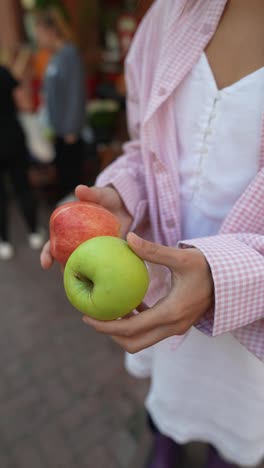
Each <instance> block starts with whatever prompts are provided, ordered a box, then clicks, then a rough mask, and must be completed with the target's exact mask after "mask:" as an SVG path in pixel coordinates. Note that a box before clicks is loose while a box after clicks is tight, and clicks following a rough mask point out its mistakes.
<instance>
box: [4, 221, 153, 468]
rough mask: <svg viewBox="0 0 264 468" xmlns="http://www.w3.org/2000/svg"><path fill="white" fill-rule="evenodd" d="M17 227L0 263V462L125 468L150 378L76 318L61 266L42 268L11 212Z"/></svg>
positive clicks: (17, 466)
mask: <svg viewBox="0 0 264 468" xmlns="http://www.w3.org/2000/svg"><path fill="white" fill-rule="evenodd" d="M44 220H45V221H46V219H45V217H44ZM13 224H14V225H15V231H16V232H15V235H14V238H15V239H14V241H15V245H16V248H17V254H16V257H15V259H14V260H12V261H11V262H8V263H3V262H2V263H0V297H1V326H0V368H1V381H0V468H9V467H10V468H11V467H12V468H43V467H45V468H59V467H62V468H82V467H85V468H90V467H91V468H92V467H94V468H123V467H129V466H130V464H131V463H133V460H134V459H135V457H137V456H138V448H140V441H141V439H142V436H143V432H142V431H143V428H144V412H143V410H142V401H143V398H144V394H145V391H146V386H147V384H146V383H145V382H141V381H140V382H138V381H136V380H134V379H132V378H130V377H129V376H128V375H127V374H126V372H125V371H124V368H123V355H122V352H121V351H120V350H119V348H118V347H117V346H115V345H114V344H113V343H112V342H111V341H110V340H108V339H107V338H106V337H104V336H99V335H98V334H96V333H95V332H93V331H92V330H90V329H89V328H88V327H86V326H85V325H83V324H82V321H81V315H80V314H79V313H78V312H75V311H74V310H73V309H72V308H71V306H70V305H69V304H68V303H67V300H66V298H65V296H64V291H63V287H62V281H61V275H60V272H59V270H58V268H54V269H52V271H50V272H43V271H41V269H40V266H39V259H38V253H35V252H32V251H30V250H29V248H28V247H27V245H26V238H25V232H24V227H23V225H22V223H21V221H20V219H19V218H18V217H17V215H16V213H15V214H14V217H13ZM13 230H14V229H13ZM144 437H145V436H144ZM144 440H145V439H144ZM143 451H144V452H146V447H144V450H143ZM135 466H138V467H139V468H140V465H135Z"/></svg>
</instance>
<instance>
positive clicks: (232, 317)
mask: <svg viewBox="0 0 264 468" xmlns="http://www.w3.org/2000/svg"><path fill="white" fill-rule="evenodd" d="M179 247H182V248H188V247H196V248H198V249H199V250H201V252H202V253H203V254H204V256H205V257H206V259H207V261H208V264H209V266H210V268H211V272H212V277H213V281H214V294H215V305H214V310H211V311H209V312H208V313H207V314H206V315H205V316H204V318H203V319H202V320H201V321H200V323H199V325H198V328H199V329H200V330H201V331H203V332H205V333H206V334H210V335H212V336H217V335H220V334H222V333H226V332H231V331H234V330H237V329H238V328H241V327H244V326H246V325H248V324H250V323H253V322H255V321H256V320H259V319H260V318H263V313H264V295H263V281H264V263H263V257H262V256H261V255H260V254H259V253H258V252H256V251H255V250H254V249H252V248H251V247H249V246H248V245H246V244H244V243H242V242H240V241H239V240H237V239H236V237H235V235H219V236H213V237H205V238H201V239H194V240H188V241H182V242H180V244H179Z"/></svg>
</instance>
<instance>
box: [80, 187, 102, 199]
mask: <svg viewBox="0 0 264 468" xmlns="http://www.w3.org/2000/svg"><path fill="white" fill-rule="evenodd" d="M75 195H76V197H77V198H79V200H80V201H88V202H91V203H101V200H100V198H101V197H100V189H98V188H96V187H87V186H86V185H78V187H76V189H75Z"/></svg>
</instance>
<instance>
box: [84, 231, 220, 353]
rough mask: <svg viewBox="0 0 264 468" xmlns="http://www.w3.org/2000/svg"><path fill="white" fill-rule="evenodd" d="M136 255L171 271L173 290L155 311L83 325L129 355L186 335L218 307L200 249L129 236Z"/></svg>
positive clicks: (209, 273)
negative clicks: (214, 304)
mask: <svg viewBox="0 0 264 468" xmlns="http://www.w3.org/2000/svg"><path fill="white" fill-rule="evenodd" d="M128 243H129V245H130V247H131V248H132V249H133V250H134V252H135V253H136V254H137V255H138V256H139V257H141V258H142V259H143V260H146V261H148V262H151V263H156V264H159V265H165V266H166V267H168V268H169V269H170V270H171V274H172V287H171V290H170V293H169V294H168V296H166V297H165V298H164V299H162V300H161V301H159V302H157V304H155V306H154V307H152V308H151V309H147V310H144V311H143V312H141V313H140V314H138V315H133V316H129V317H128V318H124V319H122V320H114V321H110V322H101V321H97V320H94V319H92V318H90V317H84V318H83V321H84V322H85V323H86V324H88V325H91V326H92V327H93V328H95V330H96V331H98V332H100V333H104V334H106V335H110V336H112V338H113V339H114V341H116V342H117V343H118V344H119V345H121V346H122V348H124V349H125V350H126V351H128V352H129V353H135V352H138V351H140V350H142V349H144V348H147V347H149V346H152V345H153V344H155V343H158V342H159V341H161V340H163V339H165V338H168V337H169V336H173V335H183V334H184V333H186V332H187V331H188V330H189V328H190V327H191V326H192V325H195V324H196V323H198V322H199V320H200V319H201V317H202V316H203V315H204V314H205V313H206V312H207V311H208V310H209V309H210V308H211V307H212V305H213V303H214V285H213V279H212V275H211V271H210V267H209V265H208V263H207V261H206V258H205V257H204V255H203V254H202V252H201V251H200V250H198V249H195V248H193V249H192V248H191V249H176V248H170V247H163V246H161V245H158V244H154V243H152V242H147V241H144V240H143V239H140V238H139V237H138V236H136V235H135V234H132V233H130V234H129V235H128Z"/></svg>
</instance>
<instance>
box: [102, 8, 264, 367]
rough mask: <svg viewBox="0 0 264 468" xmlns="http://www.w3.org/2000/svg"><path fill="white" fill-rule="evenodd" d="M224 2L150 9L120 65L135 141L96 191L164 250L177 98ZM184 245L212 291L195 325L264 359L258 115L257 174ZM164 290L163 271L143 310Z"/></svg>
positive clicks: (171, 238)
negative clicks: (112, 191)
mask: <svg viewBox="0 0 264 468" xmlns="http://www.w3.org/2000/svg"><path fill="white" fill-rule="evenodd" d="M226 3H227V0H217V1H216V0H195V1H194V0H177V1H175V0H157V1H156V2H155V3H154V5H153V6H152V8H151V9H150V11H149V13H148V14H147V16H146V17H145V19H144V20H143V22H142V24H141V27H140V28H139V31H138V33H137V35H136V38H135V40H134V45H133V47H132V49H131V51H130V53H129V56H128V58H127V62H126V74H127V85H128V120H129V129H130V135H131V141H130V142H129V143H127V144H126V145H125V146H124V155H123V156H122V157H121V158H119V159H118V160H117V161H116V162H114V163H113V164H112V165H111V166H110V167H109V168H107V169H106V170H105V171H104V172H103V173H102V174H101V175H100V177H99V179H98V185H101V186H103V185H106V184H109V183H111V184H113V185H114V187H115V188H116V189H117V190H118V192H119V193H120V195H121V196H122V198H123V200H124V202H125V204H126V207H127V209H128V210H129V212H130V213H131V215H132V216H133V219H134V223H133V229H134V230H136V231H137V232H139V233H140V234H141V235H142V236H144V237H145V238H148V239H152V240H154V241H155V242H159V243H162V244H164V245H168V246H175V247H176V246H177V245H178V243H179V242H181V241H182V239H181V225H180V212H179V204H180V200H179V174H178V167H177V152H178V150H177V144H176V136H175V123H174V105H175V103H174V99H173V92H174V90H175V88H176V87H177V86H178V85H179V84H180V83H181V81H182V80H183V79H184V77H185V76H186V74H187V73H188V72H189V71H190V70H191V69H192V67H193V66H194V64H195V63H196V62H197V60H198V59H199V57H200V55H201V53H202V51H203V50H204V49H205V47H206V45H207V44H208V42H209V41H210V39H211V38H212V36H213V35H214V32H215V30H216V28H217V25H218V23H219V19H220V17H221V15H222V12H223V10H224V8H225V5H226ZM238 124H239V122H238ZM182 245H187V246H188V245H192V246H195V247H197V248H199V249H200V250H201V251H202V252H203V253H204V255H205V257H206V258H207V260H208V262H209V264H210V267H211V271H212V275H213V280H214V285H215V307H214V311H212V312H210V313H207V315H206V316H205V317H204V318H203V320H201V322H200V323H199V324H198V328H199V329H200V330H202V331H203V332H205V333H207V334H210V335H212V336H216V335H219V334H222V333H225V332H232V333H233V335H234V336H235V337H236V338H237V339H238V340H239V341H240V343H241V344H243V345H244V346H246V347H247V348H248V349H249V350H250V351H251V352H252V353H254V354H255V355H256V356H258V357H259V358H260V359H262V360H264V259H263V255H264V118H263V127H262V140H261V154H260V164H259V172H258V174H257V176H256V177H255V179H254V180H253V181H252V182H251V183H250V185H249V186H248V187H247V189H246V190H245V192H244V193H243V194H242V195H241V196H240V198H239V199H238V200H237V202H236V203H235V205H234V207H233V209H232V210H231V212H230V213H229V214H228V216H227V218H226V219H225V221H224V223H223V225H222V227H221V230H220V232H219V234H218V235H216V236H213V237H204V238H201V239H192V240H188V241H182ZM165 283H166V284H165ZM168 284H169V279H168V281H167V277H166V276H165V277H164V273H163V276H162V277H160V276H156V277H154V279H153V282H152V287H151V289H150V291H149V294H148V296H147V303H148V304H149V305H152V304H153V303H154V302H155V301H156V300H157V299H158V298H159V297H160V296H161V295H163V294H164V291H165V289H166V287H168V286H167V285H168Z"/></svg>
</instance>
